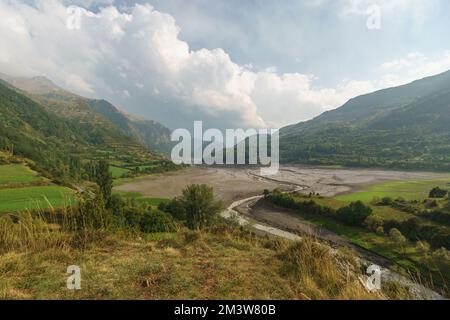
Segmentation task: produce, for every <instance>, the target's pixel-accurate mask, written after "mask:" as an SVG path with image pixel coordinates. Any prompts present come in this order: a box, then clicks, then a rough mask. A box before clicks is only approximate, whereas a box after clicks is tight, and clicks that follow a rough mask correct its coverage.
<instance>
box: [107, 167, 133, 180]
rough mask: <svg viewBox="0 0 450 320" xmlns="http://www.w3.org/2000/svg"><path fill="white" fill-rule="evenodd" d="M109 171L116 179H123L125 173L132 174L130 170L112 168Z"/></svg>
mask: <svg viewBox="0 0 450 320" xmlns="http://www.w3.org/2000/svg"><path fill="white" fill-rule="evenodd" d="M109 171H110V172H111V174H112V176H113V178H114V179H116V178H120V177H122V176H123V175H124V174H125V173H127V172H130V170H128V169H124V168H119V167H114V166H110V167H109Z"/></svg>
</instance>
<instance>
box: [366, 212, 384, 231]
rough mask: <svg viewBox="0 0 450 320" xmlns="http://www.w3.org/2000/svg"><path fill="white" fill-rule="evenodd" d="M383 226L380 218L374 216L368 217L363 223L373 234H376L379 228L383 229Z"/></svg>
mask: <svg viewBox="0 0 450 320" xmlns="http://www.w3.org/2000/svg"><path fill="white" fill-rule="evenodd" d="M383 224H384V221H383V219H382V218H381V217H379V216H374V215H370V216H368V217H367V218H366V220H365V221H364V225H365V226H366V227H367V228H368V229H369V230H370V231H373V232H377V230H378V231H379V228H381V230H382V229H383Z"/></svg>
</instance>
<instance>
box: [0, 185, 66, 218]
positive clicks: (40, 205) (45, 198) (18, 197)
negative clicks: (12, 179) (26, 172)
mask: <svg viewBox="0 0 450 320" xmlns="http://www.w3.org/2000/svg"><path fill="white" fill-rule="evenodd" d="M73 202H74V196H73V191H72V190H70V189H69V188H66V187H60V186H39V187H23V188H7V189H0V212H15V211H24V210H33V209H44V208H50V207H54V208H58V207H63V206H66V205H69V204H71V203H73Z"/></svg>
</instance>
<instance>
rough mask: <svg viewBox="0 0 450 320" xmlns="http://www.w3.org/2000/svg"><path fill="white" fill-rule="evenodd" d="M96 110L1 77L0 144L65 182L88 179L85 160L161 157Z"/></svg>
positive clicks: (125, 160) (128, 160)
mask: <svg viewBox="0 0 450 320" xmlns="http://www.w3.org/2000/svg"><path fill="white" fill-rule="evenodd" d="M55 94H56V93H52V95H55ZM61 101H63V102H62V103H61ZM39 102H42V103H43V104H45V106H44V105H42V104H41V103H39ZM52 103H54V105H52ZM51 108H54V109H55V110H56V111H55V112H51V111H50V109H51ZM83 108H84V109H83ZM73 110H75V111H76V112H77V116H74V113H75V112H72V113H71V111H73ZM94 113H95V111H91V109H90V107H89V106H88V105H87V104H85V102H83V101H81V100H79V99H78V98H74V97H73V96H70V95H69V96H66V97H65V98H64V99H63V98H59V102H58V103H56V101H55V100H54V99H53V98H45V97H42V96H41V98H40V99H37V98H36V99H32V98H30V96H28V95H25V94H23V92H22V91H20V90H18V89H16V88H14V87H13V86H11V85H10V84H8V83H6V82H4V81H1V80H0V150H8V152H11V153H12V154H13V155H14V156H19V157H23V158H27V159H30V160H32V164H31V165H32V167H33V168H34V169H36V170H37V171H39V172H40V173H42V174H44V175H45V176H46V177H48V178H52V179H57V180H59V181H64V182H65V181H73V180H80V179H83V180H84V179H88V178H89V177H88V173H89V170H88V168H85V166H86V165H89V161H92V160H99V159H106V160H108V161H110V162H115V163H118V164H133V165H139V164H141V163H147V162H148V161H151V160H158V159H162V158H161V156H159V155H157V154H155V153H152V152H151V151H149V150H148V149H147V148H146V147H144V146H142V145H141V144H140V143H139V142H138V141H136V140H134V139H133V138H131V137H129V136H127V135H126V134H125V133H123V132H122V131H121V130H119V129H118V128H117V127H116V126H115V125H114V124H112V123H111V122H109V121H107V120H105V119H104V118H102V117H101V116H100V115H97V116H96V115H95V114H94ZM83 117H84V118H86V119H89V121H87V120H86V121H84V120H83Z"/></svg>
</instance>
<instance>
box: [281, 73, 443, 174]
mask: <svg viewBox="0 0 450 320" xmlns="http://www.w3.org/2000/svg"><path fill="white" fill-rule="evenodd" d="M449 123H450V71H449V72H445V73H442V74H439V75H436V76H433V77H428V78H424V79H421V80H417V81H414V82H412V83H410V84H407V85H403V86H399V87H395V88H389V89H385V90H380V91H377V92H374V93H370V94H366V95H362V96H359V97H356V98H354V99H351V100H350V101H348V102H347V103H346V104H344V105H343V106H342V107H340V108H338V109H336V110H332V111H328V112H325V113H323V114H322V115H320V116H318V117H317V118H315V119H313V120H310V121H306V122H302V123H298V124H295V125H291V126H288V127H285V128H283V129H282V130H281V133H280V136H281V141H280V145H281V150H280V151H281V158H282V160H283V161H285V162H292V161H293V162H306V163H312V164H342V165H363V166H371V165H377V166H378V165H382V166H393V167H403V168H427V169H450V126H449Z"/></svg>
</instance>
